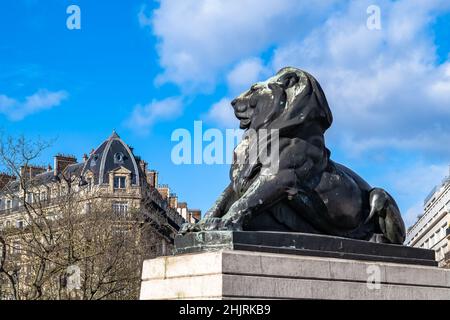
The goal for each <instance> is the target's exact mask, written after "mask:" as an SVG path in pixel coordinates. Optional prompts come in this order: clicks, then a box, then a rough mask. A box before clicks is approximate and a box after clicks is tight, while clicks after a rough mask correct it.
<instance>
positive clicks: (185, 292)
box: [140, 250, 450, 300]
mask: <svg viewBox="0 0 450 320" xmlns="http://www.w3.org/2000/svg"><path fill="white" fill-rule="evenodd" d="M140 298H141V300H151V299H196V300H200V299H351V300H355V299H362V300H368V299H380V300H403V299H427V300H428V299H450V270H446V269H440V268H437V267H432V266H420V265H411V264H404V265H403V264H399V263H388V262H370V261H358V260H350V259H337V258H329V257H327V258H324V257H311V256H301V255H290V254H277V253H267V252H250V251H236V250H220V251H213V252H201V253H193V254H185V255H177V256H170V257H160V258H156V259H152V260H146V261H145V262H144V266H143V272H142V286H141V294H140Z"/></svg>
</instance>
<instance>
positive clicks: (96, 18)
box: [0, 0, 450, 224]
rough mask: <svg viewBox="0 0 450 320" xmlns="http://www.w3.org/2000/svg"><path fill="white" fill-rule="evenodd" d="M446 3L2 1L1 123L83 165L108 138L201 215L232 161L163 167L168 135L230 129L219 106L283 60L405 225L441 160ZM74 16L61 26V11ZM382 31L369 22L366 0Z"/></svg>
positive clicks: (449, 128)
mask: <svg viewBox="0 0 450 320" xmlns="http://www.w3.org/2000/svg"><path fill="white" fill-rule="evenodd" d="M446 2H448V1H439V0H431V1H421V0H403V1H402V0H399V1H387V0H385V1H373V0H372V1H333V0H326V1H317V2H314V5H312V4H311V2H310V1H301V0H296V1H294V0H280V1H270V0H266V1H264V0H239V1H237V0H235V1H234V0H160V1H150V0H133V1H106V0H96V1H88V0H71V1H64V0H46V1H43V0H17V1H2V2H1V3H0V128H2V129H3V130H4V131H6V132H7V133H8V134H10V135H15V134H25V135H26V136H29V137H36V136H40V137H42V138H44V139H53V138H57V140H56V142H55V143H54V144H53V146H52V147H51V148H50V149H49V150H47V151H46V152H45V154H44V155H43V156H42V158H41V159H40V160H39V161H40V163H41V164H46V163H48V162H51V161H52V160H51V159H52V156H53V155H54V154H55V153H56V152H64V153H72V154H75V155H76V156H78V158H79V159H80V158H81V156H82V154H83V153H88V152H89V151H90V149H92V148H95V147H96V146H97V145H99V144H100V143H101V142H102V141H103V140H104V139H106V138H107V137H108V136H109V135H110V133H111V131H112V130H113V129H116V130H117V132H118V133H119V134H120V136H121V137H122V138H123V139H124V140H125V141H126V142H127V143H128V144H130V145H131V146H133V147H134V148H135V152H136V153H137V154H139V155H141V156H142V157H143V158H144V159H146V160H147V161H149V162H150V166H151V167H152V168H155V169H156V170H158V171H159V172H160V177H161V178H160V179H161V181H160V182H161V183H168V184H170V186H171V187H172V191H173V192H176V193H177V194H178V195H179V197H180V199H182V200H187V201H188V202H189V204H190V206H192V207H199V208H201V209H202V210H203V211H205V210H206V209H208V207H209V206H210V205H211V204H212V202H213V201H214V200H215V198H216V197H217V196H218V195H219V194H220V192H221V191H222V189H223V188H224V187H225V186H226V185H227V183H228V179H229V178H228V171H229V166H228V165H180V166H177V165H175V164H173V163H172V161H171V157H170V155H171V150H172V148H173V146H174V145H175V143H174V142H172V141H171V134H172V132H173V131H174V130H175V129H177V128H186V129H188V130H190V131H192V130H193V126H194V121H195V120H201V121H203V126H204V128H205V129H206V128H219V129H221V130H224V129H225V128H235V127H237V126H238V122H237V121H236V120H235V119H234V118H233V116H232V113H231V108H230V106H229V101H230V100H231V99H232V98H233V97H234V96H235V95H237V94H238V93H239V92H241V91H242V90H245V89H246V88H247V87H249V86H250V85H251V84H252V83H254V82H256V81H258V80H263V79H264V78H266V77H267V76H269V75H271V74H273V73H274V72H276V70H277V69H279V68H280V67H282V66H286V65H293V66H296V67H299V68H302V69H305V70H307V71H309V72H310V73H312V74H313V75H315V76H316V77H317V79H318V80H319V82H320V83H321V84H322V87H323V88H324V90H325V93H326V95H327V98H328V100H329V104H330V106H331V109H332V111H333V114H334V118H335V122H334V124H333V127H332V129H331V130H330V131H329V132H327V135H326V138H327V144H328V146H329V148H330V149H331V150H332V157H333V159H334V160H337V161H338V162H341V163H343V164H345V165H347V166H349V167H351V168H353V169H354V170H355V171H357V172H358V173H360V175H361V176H363V177H364V178H365V179H367V180H368V181H369V182H370V183H371V184H372V185H374V186H380V187H384V188H385V189H387V190H388V191H390V192H391V193H392V194H393V195H394V196H395V197H396V199H397V200H398V203H399V205H400V207H401V209H402V212H403V214H404V217H405V220H406V221H407V224H410V223H411V222H413V221H414V220H415V217H416V215H417V214H418V213H420V210H421V203H422V201H423V198H424V197H425V196H426V195H427V193H428V191H429V190H431V188H432V187H433V186H434V184H436V183H439V181H440V180H441V179H442V178H443V177H444V175H446V174H448V170H449V169H448V165H449V164H450V148H449V147H448V146H449V143H448V141H449V139H450V60H449V53H450V4H448V3H446ZM71 4H76V5H78V6H79V7H80V9H81V30H68V29H67V27H66V19H67V17H68V14H66V8H67V7H68V6H69V5H71ZM372 4H375V5H377V6H379V8H380V14H381V15H380V17H381V29H380V30H369V29H368V28H367V25H366V21H367V18H368V16H369V15H368V14H367V12H366V10H367V8H368V7H369V5H372Z"/></svg>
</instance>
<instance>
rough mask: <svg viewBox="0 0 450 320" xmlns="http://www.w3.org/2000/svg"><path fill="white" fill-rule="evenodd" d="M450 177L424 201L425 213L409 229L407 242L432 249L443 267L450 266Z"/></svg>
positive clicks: (409, 244)
mask: <svg viewBox="0 0 450 320" xmlns="http://www.w3.org/2000/svg"><path fill="white" fill-rule="evenodd" d="M449 242H450V177H446V178H445V179H444V180H443V181H442V183H441V184H440V185H438V186H436V187H435V188H434V189H433V190H432V191H431V192H430V194H429V196H428V197H427V198H426V199H425V201H424V207H423V213H422V214H421V215H419V216H418V220H417V221H416V223H415V224H414V225H413V226H411V227H410V228H409V229H408V232H407V235H406V241H405V244H406V245H408V246H412V247H418V248H425V249H432V250H434V251H435V252H436V259H437V260H438V262H439V265H440V266H442V267H450V243H449Z"/></svg>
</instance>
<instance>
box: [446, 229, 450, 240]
mask: <svg viewBox="0 0 450 320" xmlns="http://www.w3.org/2000/svg"><path fill="white" fill-rule="evenodd" d="M449 236H450V227H448V228H447V238H449Z"/></svg>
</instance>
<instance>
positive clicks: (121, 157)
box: [114, 152, 125, 164]
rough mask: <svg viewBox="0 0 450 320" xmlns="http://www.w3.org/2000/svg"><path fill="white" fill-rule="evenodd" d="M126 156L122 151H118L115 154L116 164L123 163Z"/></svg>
mask: <svg viewBox="0 0 450 320" xmlns="http://www.w3.org/2000/svg"><path fill="white" fill-rule="evenodd" d="M124 158H125V156H124V155H123V153H122V152H116V153H115V154H114V163H115V164H123V161H124Z"/></svg>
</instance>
